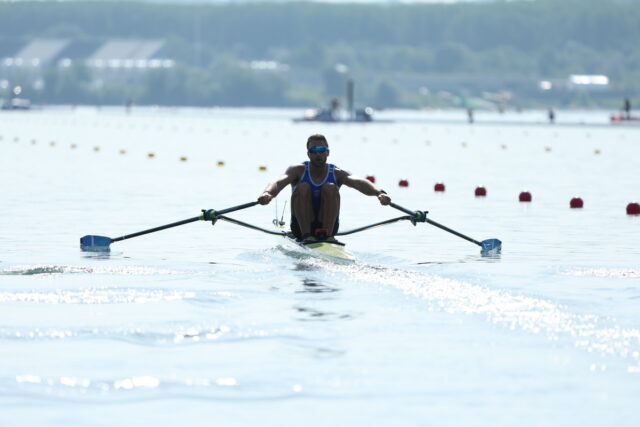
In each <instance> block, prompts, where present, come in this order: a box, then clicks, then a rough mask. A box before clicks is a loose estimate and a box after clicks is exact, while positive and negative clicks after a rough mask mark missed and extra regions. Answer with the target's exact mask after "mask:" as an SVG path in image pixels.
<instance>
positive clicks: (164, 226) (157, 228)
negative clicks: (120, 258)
mask: <svg viewBox="0 0 640 427" xmlns="http://www.w3.org/2000/svg"><path fill="white" fill-rule="evenodd" d="M257 204H258V202H257V201H255V202H249V203H244V204H242V205H238V206H232V207H230V208H226V209H221V210H219V211H216V210H212V211H213V212H215V215H216V216H217V215H222V214H225V213H229V212H235V211H239V210H241V209H246V208H250V207H252V206H255V205H257ZM203 219H205V215H204V214H203V215H200V216H195V217H193V218H189V219H183V220H182V221H177V222H172V223H171V224H167V225H161V226H159V227H154V228H150V229H148V230H142V231H138V232H136V233H131V234H126V235H124V236H120V237H115V238H113V239H111V242H119V241H121V240H126V239H131V238H133V237H138V236H143V235H145V234H149V233H155V232H156V231H161V230H166V229H167V228H173V227H178V226H180V225H184V224H189V223H190V222H196V221H200V220H203Z"/></svg>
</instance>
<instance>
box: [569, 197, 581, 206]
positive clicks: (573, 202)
mask: <svg viewBox="0 0 640 427" xmlns="http://www.w3.org/2000/svg"><path fill="white" fill-rule="evenodd" d="M583 206H584V201H583V200H582V199H581V198H580V197H574V198H573V199H571V201H570V202H569V207H571V209H580V208H582V207H583Z"/></svg>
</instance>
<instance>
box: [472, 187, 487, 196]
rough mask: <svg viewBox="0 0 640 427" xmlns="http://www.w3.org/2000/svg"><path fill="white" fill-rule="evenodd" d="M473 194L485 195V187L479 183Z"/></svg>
mask: <svg viewBox="0 0 640 427" xmlns="http://www.w3.org/2000/svg"><path fill="white" fill-rule="evenodd" d="M474 194H475V195H476V197H484V196H486V195H487V189H486V188H484V187H483V186H482V185H481V186H480V187H476V191H475V193H474Z"/></svg>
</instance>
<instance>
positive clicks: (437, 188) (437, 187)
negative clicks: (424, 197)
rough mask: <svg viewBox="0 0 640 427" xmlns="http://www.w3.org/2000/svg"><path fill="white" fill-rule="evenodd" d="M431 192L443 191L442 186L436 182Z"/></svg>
mask: <svg viewBox="0 0 640 427" xmlns="http://www.w3.org/2000/svg"><path fill="white" fill-rule="evenodd" d="M433 191H444V184H443V183H442V182H437V183H436V185H434V186H433Z"/></svg>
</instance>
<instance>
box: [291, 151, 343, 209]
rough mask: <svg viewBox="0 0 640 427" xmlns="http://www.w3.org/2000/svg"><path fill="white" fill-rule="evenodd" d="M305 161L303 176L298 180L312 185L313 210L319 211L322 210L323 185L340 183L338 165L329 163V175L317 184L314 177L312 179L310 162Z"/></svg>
mask: <svg viewBox="0 0 640 427" xmlns="http://www.w3.org/2000/svg"><path fill="white" fill-rule="evenodd" d="M303 163H304V173H303V174H302V178H300V181H298V184H299V183H301V182H306V183H308V184H309V185H310V186H311V204H312V206H313V211H314V212H316V213H317V212H318V211H319V210H320V194H321V192H322V186H323V185H325V184H327V183H332V184H336V185H338V182H337V181H336V174H335V169H336V165H333V164H331V163H329V164H328V165H327V166H328V167H327V175H326V176H325V177H324V179H323V180H322V182H319V183H317V184H316V183H315V182H313V179H311V172H309V162H308V161H306V162H303ZM296 185H297V184H296ZM294 189H295V187H294Z"/></svg>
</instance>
